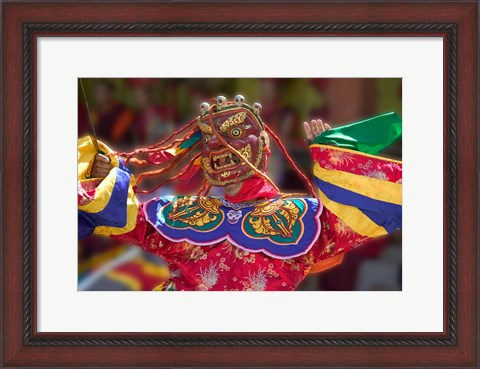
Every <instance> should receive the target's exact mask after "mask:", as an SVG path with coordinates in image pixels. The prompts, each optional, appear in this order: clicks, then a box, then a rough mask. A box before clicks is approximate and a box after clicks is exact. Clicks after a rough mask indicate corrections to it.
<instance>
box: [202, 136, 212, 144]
mask: <svg viewBox="0 0 480 369" xmlns="http://www.w3.org/2000/svg"><path fill="white" fill-rule="evenodd" d="M208 141H210V136H209V135H205V136H203V143H208Z"/></svg>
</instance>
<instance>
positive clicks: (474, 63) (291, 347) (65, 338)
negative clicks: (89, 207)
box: [0, 1, 479, 367]
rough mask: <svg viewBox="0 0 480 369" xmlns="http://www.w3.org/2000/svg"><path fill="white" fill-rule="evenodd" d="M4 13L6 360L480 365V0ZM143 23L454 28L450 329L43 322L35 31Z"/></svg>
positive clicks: (113, 28)
mask: <svg viewBox="0 0 480 369" xmlns="http://www.w3.org/2000/svg"><path fill="white" fill-rule="evenodd" d="M2 22H3V27H2V48H1V49H2V84H1V88H2V106H1V108H2V125H1V131H0V132H1V137H2V139H1V140H2V141H1V142H2V151H1V163H2V167H1V168H2V186H1V193H2V197H1V204H2V212H1V217H2V222H1V224H2V229H1V230H2V232H1V235H2V242H1V256H2V263H1V266H2V274H1V276H2V281H1V282H2V283H1V293H2V304H1V309H2V311H1V324H2V346H1V347H2V348H1V350H2V351H1V355H0V356H1V357H2V359H1V360H2V362H1V365H2V366H4V367H26V366H35V367H40V366H48V367H52V366H61V367H67V366H77V367H80V366H95V367H103V366H109V367H120V366H122V367H124V366H127V367H145V366H148V367H158V366H197V367H198V366H219V367H230V366H233V367H240V366H243V367H245V366H254V367H259V366H268V367H278V366H282V367H305V366H315V367H319V366H329V367H331V366H343V367H353V366H355V367H359V366H361V367H365V366H381V367H387V366H395V367H403V366H429V367H437V366H448V367H478V365H479V360H478V343H479V341H478V332H479V331H478V296H479V294H478V172H477V169H478V154H479V151H478V150H479V145H478V46H477V45H478V28H477V27H478V2H476V1H471V2H470V1H464V2H455V3H454V2H452V3H444V2H438V3H437V2H405V3H399V2H386V3H374V2H359V3H358V2H355V3H354V2H352V3H349V2H338V3H320V2H305V3H303V2H297V3H291V2H286V3H268V2H255V3H253V2H252V3H250V2H248V3H243V4H240V3H229V4H227V3H151V2H150V3H134V2H119V3H112V2H105V3H101V2H98V3H92V2H84V3H79V2H76V3H75V2H66V3H63V2H35V3H29V2H4V3H3V4H2ZM139 35H141V36H157V37H159V36H165V37H168V36H198V35H201V36H227V35H228V36H251V37H253V36H291V37H298V36H309V37H322V36H353V37H355V36H390V37H391V36H407V37H429V36H436V37H443V38H444V41H445V42H444V86H445V88H444V158H443V160H444V189H445V191H444V199H443V200H444V209H445V212H444V330H443V332H442V333H381V334H375V333H355V334H352V333H349V334H346V333H342V334H340V333H308V334H307V333H288V332H285V333H241V334H240V333H228V334H222V333H203V334H202V333H195V334H193V333H191V334H188V333H181V334H180V333H169V334H165V333H161V334H160V333H159V334H154V333H134V334H132V333H124V334H122V333H115V334H111V333H75V332H70V333H40V332H37V331H36V239H37V226H38V223H37V221H38V219H37V216H36V210H37V209H36V203H37V195H36V176H37V166H36V145H37V142H36V139H37V138H36V101H37V92H36V39H37V37H39V36H54V37H59V36H89V37H95V36H139Z"/></svg>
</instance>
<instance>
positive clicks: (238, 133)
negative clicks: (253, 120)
mask: <svg viewBox="0 0 480 369" xmlns="http://www.w3.org/2000/svg"><path fill="white" fill-rule="evenodd" d="M242 135H243V131H242V129H241V128H238V127H235V128H232V130H231V131H230V136H232V137H234V138H238V137H241V136H242Z"/></svg>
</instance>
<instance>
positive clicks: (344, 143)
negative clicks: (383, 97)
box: [312, 113, 402, 155]
mask: <svg viewBox="0 0 480 369" xmlns="http://www.w3.org/2000/svg"><path fill="white" fill-rule="evenodd" d="M401 136H402V118H401V117H399V116H398V115H397V114H395V113H386V114H382V115H377V116H375V117H372V118H369V119H365V120H362V121H359V122H355V123H351V124H348V125H346V126H342V127H338V128H332V129H330V130H328V131H325V132H323V133H321V134H319V135H318V136H317V137H315V139H314V140H313V141H312V144H323V145H334V146H337V147H341V148H344V149H350V150H355V151H360V152H363V153H366V154H373V155H375V154H378V153H379V152H380V151H382V150H384V149H385V148H387V147H388V146H390V145H391V144H393V143H394V142H395V141H396V140H397V139H399V138H400V137H401Z"/></svg>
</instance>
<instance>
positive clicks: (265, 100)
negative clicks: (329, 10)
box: [78, 78, 402, 291]
mask: <svg viewBox="0 0 480 369" xmlns="http://www.w3.org/2000/svg"><path fill="white" fill-rule="evenodd" d="M82 82H83V85H84V88H85V93H86V101H85V98H84V96H83V92H82V90H81V87H80V84H79V90H78V135H79V137H82V136H85V135H91V134H92V132H93V129H92V126H91V123H90V118H89V115H90V116H91V120H92V123H93V125H94V127H95V131H96V134H97V137H98V139H99V140H101V141H103V142H105V143H106V144H107V145H109V146H110V147H111V148H113V149H114V150H118V151H131V150H133V149H134V148H137V147H141V146H148V145H151V144H154V143H156V142H158V141H160V140H161V139H163V138H166V137H167V136H168V135H170V134H171V133H173V132H174V131H175V130H176V129H178V128H180V127H181V126H182V125H184V124H185V123H187V122H188V121H190V120H191V119H192V118H194V117H196V116H197V115H198V114H199V109H198V107H199V105H200V103H201V102H203V101H209V100H210V99H211V98H212V97H216V96H219V95H223V96H225V97H227V100H233V97H234V96H235V95H237V94H241V95H243V96H244V97H245V99H246V102H247V103H248V104H249V105H253V103H255V102H259V103H260V104H262V111H261V116H262V119H263V120H264V121H265V122H266V123H267V124H268V125H269V126H270V127H271V128H272V129H273V130H274V131H275V132H276V133H277V135H278V136H279V137H280V138H281V139H282V141H283V144H284V145H285V147H286V148H287V150H288V152H289V153H290V155H291V156H292V158H293V159H294V160H295V162H296V163H297V165H298V166H299V168H300V169H301V170H302V171H303V172H304V173H305V174H307V175H308V174H309V173H310V168H311V160H310V156H309V151H308V148H307V146H306V144H305V143H304V138H305V137H304V133H303V122H304V121H309V120H311V119H314V118H321V119H322V120H323V121H324V122H328V123H329V124H330V125H331V126H332V127H336V126H340V125H344V124H348V123H352V122H354V121H358V120H362V119H364V118H368V117H370V116H373V115H377V114H381V113H386V112H390V111H394V112H396V113H397V114H399V115H400V116H401V115H402V91H401V88H402V81H401V79H400V78H332V79H330V78H328V79H323V78H321V79H304V78H265V79H262V78H209V79H180V78H175V79H174V78H167V79H156V78H115V79H97V78H84V79H82ZM87 103H88V109H87ZM89 113H90V114H89ZM272 146H273V147H272V155H271V157H270V160H269V170H268V175H269V176H270V178H272V179H273V180H274V181H275V183H276V184H277V185H278V186H279V187H280V188H281V189H282V190H284V191H287V192H306V190H305V188H303V186H302V182H301V181H300V180H299V179H298V177H297V175H296V174H295V172H294V171H293V170H292V168H290V167H289V166H288V163H286V162H285V160H284V158H283V156H282V154H281V152H280V150H279V149H278V148H277V147H275V145H274V144H273V145H272ZM382 155H383V156H386V157H390V158H393V159H398V160H401V157H402V144H401V142H398V143H397V144H395V145H394V146H392V147H390V148H389V149H388V150H387V151H386V152H384V153H382ZM186 192H189V189H188V188H185V185H184V184H183V185H182V184H179V183H176V184H173V185H169V186H166V187H165V188H161V189H160V190H159V191H157V192H155V193H153V194H151V195H144V196H143V197H141V200H142V201H146V200H148V199H149V198H151V197H154V196H158V195H160V194H183V193H186ZM214 194H219V192H217V193H215V192H214ZM401 269H402V239H401V232H397V233H395V234H393V235H390V236H388V237H384V238H380V239H376V240H374V241H372V242H371V243H370V244H369V245H364V246H362V247H359V248H358V249H356V250H354V251H352V252H350V253H348V254H347V255H346V257H345V259H344V261H343V263H342V264H341V265H340V266H337V267H335V268H332V269H331V270H327V271H325V272H323V273H320V274H312V275H310V276H309V277H307V278H306V279H305V280H304V282H303V283H302V284H301V285H300V286H299V288H298V290H317V291H319V290H327V291H352V290H359V291H372V290H379V291H398V290H401V289H402V282H401V281H402V277H401ZM168 276H169V272H168V266H167V265H166V263H165V262H164V261H163V260H162V259H161V258H160V257H158V256H156V255H153V254H149V253H146V252H144V251H142V250H141V249H140V248H139V247H136V246H131V245H125V244H121V243H119V242H118V241H115V240H111V239H107V238H101V237H95V236H93V237H89V238H87V239H84V240H81V241H79V244H78V282H79V285H78V289H79V290H100V291H111V290H148V291H151V290H154V289H155V288H158V289H160V288H161V287H160V286H162V283H163V282H164V281H166V280H167V279H168Z"/></svg>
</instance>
